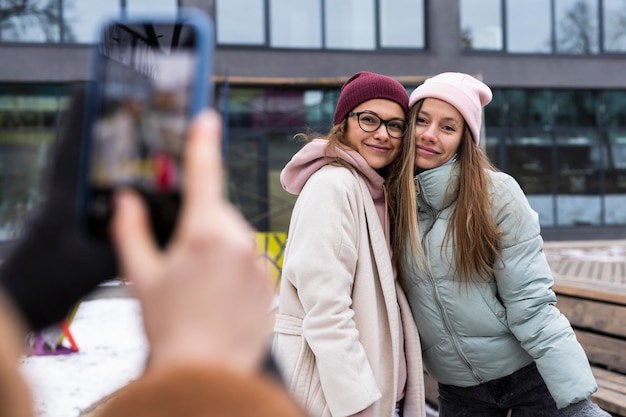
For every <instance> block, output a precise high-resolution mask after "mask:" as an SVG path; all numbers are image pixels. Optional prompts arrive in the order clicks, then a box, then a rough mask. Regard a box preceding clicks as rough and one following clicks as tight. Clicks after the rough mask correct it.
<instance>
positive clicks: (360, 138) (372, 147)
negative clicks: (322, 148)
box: [345, 98, 406, 169]
mask: <svg viewBox="0 0 626 417" xmlns="http://www.w3.org/2000/svg"><path fill="white" fill-rule="evenodd" d="M362 111H368V112H373V113H375V114H377V115H378V116H379V117H380V118H381V119H384V120H390V119H395V118H398V119H401V120H405V116H404V110H403V109H402V106H400V105H399V104H398V103H396V102H395V101H391V100H386V99H378V98H377V99H372V100H368V101H365V102H363V103H361V104H359V105H358V106H356V107H355V108H354V109H352V112H353V113H358V112H362ZM405 136H406V135H405ZM345 140H346V142H347V143H349V144H350V145H351V146H352V147H353V148H354V149H356V151H357V152H358V153H359V154H360V155H361V156H362V157H363V159H365V161H366V162H367V163H368V165H369V166H371V167H372V168H374V169H381V168H384V167H386V166H387V165H389V164H390V163H391V162H392V161H393V160H394V159H395V158H396V156H398V154H399V152H400V144H401V141H402V139H396V138H393V137H391V136H390V135H389V133H388V132H387V127H386V126H385V123H381V124H380V126H379V127H378V129H376V130H375V131H373V132H366V131H364V130H363V129H361V128H360V127H359V120H358V117H357V116H349V117H348V119H347V128H346V133H345Z"/></svg>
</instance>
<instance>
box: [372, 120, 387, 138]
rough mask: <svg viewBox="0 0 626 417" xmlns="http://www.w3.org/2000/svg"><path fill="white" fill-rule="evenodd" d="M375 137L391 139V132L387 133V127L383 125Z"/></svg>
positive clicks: (377, 130) (379, 127) (375, 133)
mask: <svg viewBox="0 0 626 417" xmlns="http://www.w3.org/2000/svg"><path fill="white" fill-rule="evenodd" d="M374 137H375V138H377V139H389V132H387V125H386V124H385V123H381V124H380V126H378V129H376V131H375V132H374Z"/></svg>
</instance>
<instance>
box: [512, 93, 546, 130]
mask: <svg viewBox="0 0 626 417" xmlns="http://www.w3.org/2000/svg"><path fill="white" fill-rule="evenodd" d="M506 100H507V116H506V120H507V125H509V126H528V127H542V128H548V127H550V125H551V124H552V123H551V110H552V95H551V94H550V91H548V90H518V89H512V90H507V92H506Z"/></svg>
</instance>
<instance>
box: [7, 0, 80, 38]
mask: <svg viewBox="0 0 626 417" xmlns="http://www.w3.org/2000/svg"><path fill="white" fill-rule="evenodd" d="M0 8H2V14H1V16H2V21H1V25H0V39H1V40H3V41H10V42H44V43H45V42H59V40H60V39H61V7H60V0H0ZM64 29H68V28H64ZM68 30H69V29H68ZM70 33H71V31H70Z"/></svg>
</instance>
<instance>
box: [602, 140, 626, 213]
mask: <svg viewBox="0 0 626 417" xmlns="http://www.w3.org/2000/svg"><path fill="white" fill-rule="evenodd" d="M608 142H609V147H608V156H607V160H608V163H607V165H608V168H607V174H606V197H605V222H606V224H625V223H626V210H624V207H625V206H626V130H624V129H620V130H611V131H609V133H608Z"/></svg>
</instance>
